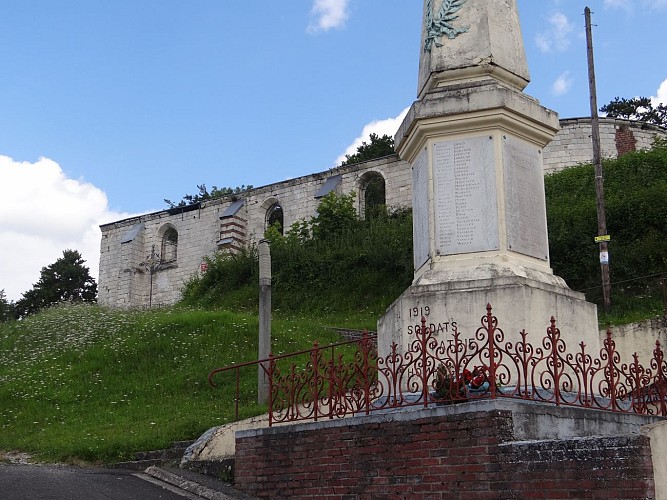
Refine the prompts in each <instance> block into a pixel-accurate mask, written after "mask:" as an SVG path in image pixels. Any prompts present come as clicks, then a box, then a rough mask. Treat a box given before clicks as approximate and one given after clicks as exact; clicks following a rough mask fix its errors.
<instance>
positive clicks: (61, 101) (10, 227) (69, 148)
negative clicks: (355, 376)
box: [0, 0, 667, 300]
mask: <svg viewBox="0 0 667 500" xmlns="http://www.w3.org/2000/svg"><path fill="white" fill-rule="evenodd" d="M517 4H518V8H519V15H520V19H521V25H522V31H523V37H524V43H525V49H526V55H527V59H528V66H529V71H530V74H531V83H530V84H529V85H528V87H527V88H526V89H525V92H526V93H528V94H529V95H531V96H533V97H535V98H537V99H538V100H539V101H540V103H541V104H542V105H543V106H546V107H547V108H550V109H553V110H555V111H556V112H558V113H559V115H560V116H561V118H573V117H581V116H588V115H589V114H590V107H589V106H590V105H589V93H588V92H589V90H588V76H587V62H586V41H585V31H584V16H583V12H584V7H586V6H588V7H590V8H591V10H592V11H593V24H594V27H593V41H594V44H595V69H596V77H597V94H598V103H599V104H600V105H603V104H606V103H608V102H610V101H611V100H612V99H614V98H615V97H617V96H619V97H624V98H631V97H637V96H642V97H652V98H653V99H654V102H655V103H658V102H662V103H667V56H665V54H664V46H665V42H664V40H665V38H664V30H665V26H667V0H588V1H580V0H517ZM422 9H423V3H422V2H421V1H418V0H287V1H282V2H276V1H272V2H248V1H245V0H189V1H187V2H186V1H182V0H114V1H112V2H110V1H107V0H85V1H81V0H58V1H57V2H54V1H53V0H21V1H20V2H10V1H7V0H5V1H2V0H0V68H2V72H1V74H2V77H1V78H0V290H4V291H5V294H6V297H7V298H8V299H9V300H18V299H19V298H20V297H21V294H22V293H24V292H26V291H28V290H29V289H30V288H32V285H33V284H34V283H36V282H37V280H38V279H39V275H40V270H41V269H42V267H44V266H48V265H49V264H52V263H53V262H55V261H56V260H57V259H58V258H60V257H61V256H62V252H63V251H64V250H66V249H74V250H78V251H79V252H80V253H81V254H82V256H83V258H84V259H85V261H86V265H87V266H88V267H89V268H90V272H91V275H92V276H93V277H95V278H96V279H97V274H98V267H99V245H100V236H101V233H100V230H99V225H100V224H104V223H108V222H112V221H114V220H120V219H123V218H126V217H129V216H133V215H137V214H141V213H149V212H154V211H158V210H162V209H164V208H166V206H167V205H166V204H165V203H164V199H165V198H167V199H170V200H173V201H179V200H180V199H181V198H182V197H183V195H185V194H189V193H196V192H197V185H198V184H202V183H204V184H206V185H207V186H208V187H211V186H214V185H215V186H218V187H236V186H241V185H252V186H254V187H259V186H263V185H266V184H270V183H273V182H279V181H283V180H286V179H290V178H294V177H299V176H302V175H307V174H310V173H313V172H321V171H325V170H327V169H329V168H331V167H334V166H336V165H338V164H339V163H340V161H341V159H342V158H343V157H344V155H345V154H346V153H353V152H354V151H356V148H357V146H358V145H359V144H360V143H361V141H362V140H364V139H365V140H368V135H369V134H370V133H371V132H375V133H378V134H380V135H382V134H385V133H386V134H390V135H393V134H394V132H395V131H396V129H397V128H398V125H399V124H400V121H401V120H402V117H403V116H404V113H405V111H406V110H407V108H408V107H409V106H410V105H411V103H412V102H413V101H414V100H415V98H416V94H417V69H418V64H419V55H420V51H421V50H422V47H421V46H420V33H421V31H420V30H421V22H422V20H421V16H422Z"/></svg>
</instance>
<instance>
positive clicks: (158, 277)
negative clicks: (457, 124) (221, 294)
mask: <svg viewBox="0 0 667 500" xmlns="http://www.w3.org/2000/svg"><path fill="white" fill-rule="evenodd" d="M370 174H373V175H382V177H383V178H384V179H385V191H386V192H385V195H386V202H387V205H390V206H392V207H400V206H409V205H410V204H411V203H412V198H411V197H412V190H411V174H410V168H409V167H408V165H407V164H406V163H405V162H403V161H401V160H399V159H398V158H397V157H396V156H390V157H387V158H382V159H379V160H374V161H370V162H365V163H362V164H359V165H355V166H349V167H341V168H338V169H334V170H331V171H327V172H321V173H317V174H312V175H309V176H305V177H300V178H297V179H292V180H288V181H284V182H279V183H275V184H270V185H268V186H264V187H260V188H256V189H253V190H251V191H250V192H249V193H247V194H246V195H244V200H245V203H244V206H243V207H242V208H241V209H240V211H239V212H238V213H237V214H236V216H237V217H238V218H239V219H240V220H243V221H245V224H246V243H252V242H254V243H256V242H258V241H259V240H260V239H261V238H262V236H263V234H264V231H265V230H266V227H267V220H266V219H267V212H268V210H269V209H270V208H271V206H273V205H274V204H275V203H279V204H280V206H281V207H282V208H283V225H284V227H285V228H289V227H290V226H291V225H292V224H293V223H295V222H297V221H299V220H301V219H309V218H310V217H312V216H314V215H315V213H316V211H317V205H318V203H319V199H318V198H315V195H316V194H317V193H318V190H319V189H320V188H321V187H322V186H323V185H324V184H325V182H326V181H327V179H329V178H330V177H333V176H336V175H340V183H339V185H338V186H337V187H336V189H335V191H336V192H338V193H339V194H347V193H350V192H354V193H355V194H356V200H357V205H358V206H357V211H358V212H359V213H361V212H362V206H363V196H364V194H363V188H364V186H365V184H364V183H365V176H368V175H370ZM234 201H235V198H234V197H230V198H225V199H221V200H213V201H210V202H205V203H202V204H201V205H198V206H194V207H192V206H191V207H186V208H183V209H181V208H175V209H170V210H164V211H161V212H156V213H151V214H146V215H142V216H140V217H134V218H131V219H125V220H121V221H118V222H113V223H111V224H106V225H103V226H101V229H102V240H101V244H100V275H99V279H98V290H99V296H98V302H99V303H100V304H103V305H109V306H114V307H146V306H148V305H149V303H152V305H153V306H155V305H160V304H173V303H174V302H176V301H177V300H178V299H179V297H180V294H181V289H182V287H183V285H184V283H185V282H186V281H187V280H188V279H189V278H190V277H191V276H192V275H194V274H195V273H197V272H200V266H201V264H202V262H203V259H204V257H205V256H212V255H214V254H215V252H216V251H217V250H218V249H219V246H218V241H219V240H220V239H221V221H220V217H221V216H222V215H223V214H224V213H225V210H227V208H228V207H230V205H231V204H232V203H233V202H234ZM168 228H173V229H175V230H176V231H177V233H178V250H177V259H176V262H175V263H170V264H169V265H165V266H164V267H163V268H161V269H158V270H157V271H156V272H154V273H153V274H152V276H151V274H150V273H149V272H147V271H146V269H145V267H146V266H145V263H146V262H147V260H148V258H149V256H150V255H151V252H152V249H153V245H155V251H156V252H157V253H158V254H160V253H162V249H161V245H162V239H163V235H164V232H165V231H166V229H168ZM135 233H136V235H135ZM130 238H132V239H131V241H127V240H128V239H130ZM151 278H152V287H151ZM151 289H152V296H150V295H151Z"/></svg>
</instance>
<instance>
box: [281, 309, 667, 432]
mask: <svg viewBox="0 0 667 500" xmlns="http://www.w3.org/2000/svg"><path fill="white" fill-rule="evenodd" d="M306 353H307V354H308V356H309V360H308V362H307V364H306V366H305V367H304V368H299V369H297V367H296V365H294V364H293V365H292V366H291V367H289V368H288V369H283V368H279V367H278V364H277V363H276V361H277V360H278V359H284V358H286V357H288V356H281V357H271V358H269V363H268V374H269V378H270V381H271V390H270V401H269V419H270V424H274V423H278V422H294V421H300V420H317V419H321V418H340V417H346V416H353V415H359V414H365V415H367V414H369V413H371V412H376V411H382V410H390V409H397V408H402V407H409V406H423V407H428V406H430V405H435V404H448V403H456V402H461V401H465V400H471V399H479V398H501V397H502V398H514V399H523V400H530V401H541V402H546V403H552V404H556V405H566V406H579V407H586V408H595V409H600V410H607V411H614V412H628V413H641V414H649V415H660V416H663V417H664V416H667V405H666V404H665V401H666V397H665V396H666V393H667V362H666V361H665V358H664V353H663V351H662V348H661V346H660V343H659V342H657V341H656V347H655V349H654V351H653V358H652V359H651V360H650V362H649V366H648V367H644V366H642V365H641V364H640V363H639V360H638V356H637V355H636V354H635V355H634V356H633V359H632V361H631V362H630V363H622V362H621V359H620V354H619V353H618V352H617V351H616V347H615V343H614V341H613V339H612V337H611V332H610V331H608V332H607V336H606V339H605V340H604V342H603V347H602V349H601V350H600V352H599V353H595V354H596V356H597V357H593V355H592V354H590V353H588V352H587V351H586V345H585V344H584V343H583V342H581V343H580V344H579V345H578V348H577V350H576V352H567V346H566V345H565V342H564V341H563V339H562V338H561V336H560V330H559V329H558V328H557V327H556V321H555V320H554V319H553V318H552V319H551V325H550V326H549V327H548V328H547V331H546V336H545V337H544V338H543V339H541V343H540V344H539V345H533V344H531V343H530V342H528V340H527V334H526V332H525V331H522V332H521V333H520V338H519V340H517V341H516V342H509V341H505V334H504V332H503V331H502V329H500V328H499V327H498V320H497V319H496V317H495V316H493V315H492V310H491V306H490V305H489V306H487V313H486V315H484V316H482V319H481V326H480V327H479V328H478V329H477V330H476V332H475V334H474V336H473V337H472V338H464V337H463V336H462V335H461V334H460V332H459V331H458V329H456V328H454V330H453V332H452V334H451V338H450V339H448V340H447V342H445V341H444V340H442V341H438V340H437V339H436V338H435V337H434V335H433V332H431V331H430V329H429V327H428V326H427V325H426V320H425V319H424V318H422V322H421V327H420V328H418V329H417V332H416V334H415V339H414V341H412V342H411V343H410V345H409V346H408V348H407V349H406V350H405V351H404V352H402V350H401V349H400V348H399V346H398V345H397V344H395V343H394V344H392V346H391V350H390V353H389V354H388V355H387V356H385V357H382V358H378V355H377V351H376V349H375V347H374V345H373V342H372V341H371V339H370V338H368V337H366V338H364V339H362V340H360V341H359V342H358V349H357V351H356V353H354V355H353V356H352V358H351V359H346V358H345V357H344V356H342V355H338V356H335V355H333V354H332V355H331V356H324V355H323V350H322V349H319V348H317V347H315V348H314V349H312V350H310V351H306Z"/></svg>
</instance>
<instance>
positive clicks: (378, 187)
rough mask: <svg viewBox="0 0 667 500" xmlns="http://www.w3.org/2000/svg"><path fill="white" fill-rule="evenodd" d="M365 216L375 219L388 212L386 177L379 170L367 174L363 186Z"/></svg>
mask: <svg viewBox="0 0 667 500" xmlns="http://www.w3.org/2000/svg"><path fill="white" fill-rule="evenodd" d="M363 202H364V204H363V210H364V218H365V219H366V220H368V219H374V218H376V217H379V216H381V215H384V214H386V213H387V205H386V203H387V200H386V195H385V181H384V177H382V175H381V174H379V173H377V172H371V173H370V174H368V176H366V178H365V183H364V188H363Z"/></svg>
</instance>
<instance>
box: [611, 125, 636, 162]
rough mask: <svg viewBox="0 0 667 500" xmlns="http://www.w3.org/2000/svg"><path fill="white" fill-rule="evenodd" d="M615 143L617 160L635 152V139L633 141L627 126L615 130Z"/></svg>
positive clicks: (632, 135)
mask: <svg viewBox="0 0 667 500" xmlns="http://www.w3.org/2000/svg"><path fill="white" fill-rule="evenodd" d="M615 141H616V151H617V152H618V156H619V158H620V157H621V156H623V155H624V154H627V153H631V152H633V151H636V150H637V139H635V134H633V133H632V129H631V128H630V127H628V126H627V125H621V126H620V127H618V128H617V129H616V137H615Z"/></svg>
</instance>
